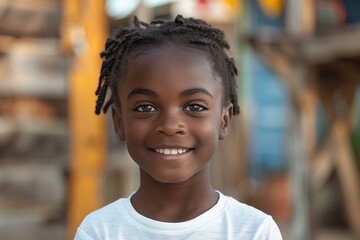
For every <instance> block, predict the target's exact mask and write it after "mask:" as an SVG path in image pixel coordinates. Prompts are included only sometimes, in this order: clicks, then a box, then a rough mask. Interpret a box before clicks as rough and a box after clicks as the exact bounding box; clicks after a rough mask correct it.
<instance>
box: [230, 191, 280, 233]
mask: <svg viewBox="0 0 360 240" xmlns="http://www.w3.org/2000/svg"><path fill="white" fill-rule="evenodd" d="M224 199H225V203H226V205H225V208H224V211H225V212H226V213H225V214H227V215H228V217H229V218H230V219H231V221H232V222H233V223H234V224H235V223H236V224H235V225H236V226H238V227H239V229H241V230H239V231H241V232H243V231H245V232H248V233H252V234H251V236H252V238H253V239H275V240H280V239H282V237H281V233H280V230H279V228H278V226H277V224H276V223H275V221H274V220H273V218H272V217H271V216H270V215H268V214H266V213H264V212H262V211H260V210H259V209H256V208H254V207H252V206H249V205H247V204H245V203H241V202H239V201H237V200H235V199H234V198H232V197H228V196H224Z"/></svg>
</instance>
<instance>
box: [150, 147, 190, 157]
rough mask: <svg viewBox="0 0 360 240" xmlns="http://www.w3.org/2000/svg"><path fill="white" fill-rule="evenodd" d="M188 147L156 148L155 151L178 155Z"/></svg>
mask: <svg viewBox="0 0 360 240" xmlns="http://www.w3.org/2000/svg"><path fill="white" fill-rule="evenodd" d="M186 151H187V150H186V149H169V148H164V149H162V148H156V149H155V152H157V153H161V154H165V155H176V154H181V153H184V152H186Z"/></svg>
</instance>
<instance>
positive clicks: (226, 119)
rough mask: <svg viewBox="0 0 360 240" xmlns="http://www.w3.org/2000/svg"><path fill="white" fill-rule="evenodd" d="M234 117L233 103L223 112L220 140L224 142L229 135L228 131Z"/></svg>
mask: <svg viewBox="0 0 360 240" xmlns="http://www.w3.org/2000/svg"><path fill="white" fill-rule="evenodd" d="M232 116H233V105H232V103H228V104H227V105H226V106H225V107H224V108H223V110H222V114H221V126H220V134H219V140H222V139H224V138H225V137H226V135H227V134H228V129H229V126H230V122H231V118H232Z"/></svg>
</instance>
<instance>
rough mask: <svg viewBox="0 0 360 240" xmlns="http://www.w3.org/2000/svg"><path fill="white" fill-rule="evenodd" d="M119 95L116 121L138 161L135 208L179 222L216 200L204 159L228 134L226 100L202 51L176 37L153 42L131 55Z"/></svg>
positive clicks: (133, 156)
mask: <svg viewBox="0 0 360 240" xmlns="http://www.w3.org/2000/svg"><path fill="white" fill-rule="evenodd" d="M118 95H119V98H120V104H118V107H113V108H112V114H113V121H114V127H115V130H116V133H117V135H118V137H119V139H120V140H122V141H126V144H127V147H128V151H129V154H130V156H131V157H132V158H133V159H134V161H135V162H136V163H137V164H138V166H139V169H140V187H139V189H138V191H137V192H136V193H135V194H134V195H133V196H132V199H131V201H132V204H133V206H134V208H135V209H136V210H137V211H138V212H139V213H140V214H142V215H143V216H146V217H148V218H151V219H154V220H158V221H163V222H182V221H186V220H190V219H193V218H195V217H196V216H198V215H200V214H202V213H204V212H205V211H207V210H208V209H210V208H211V207H212V206H214V205H215V204H216V202H217V201H218V194H217V193H216V191H215V190H214V189H213V187H212V186H211V183H210V174H209V172H210V170H209V161H210V158H211V156H212V155H213V153H214V151H215V149H216V146H217V144H218V141H219V140H221V139H223V138H224V137H225V136H226V134H227V129H228V126H229V123H230V120H231V117H232V105H231V103H227V102H226V101H224V100H223V88H222V83H221V80H220V79H219V78H218V77H217V75H216V74H215V73H214V72H213V71H212V68H211V64H210V62H209V61H208V59H207V58H206V55H205V54H204V53H202V52H201V51H200V50H196V49H192V48H187V47H183V46H178V45H175V44H165V45H162V46H158V47H152V48H150V49H148V50H147V51H145V52H142V53H141V54H140V55H138V56H137V57H135V58H134V59H131V60H130V62H129V65H128V72H127V75H126V76H125V78H124V79H122V80H121V82H120V87H119V92H118Z"/></svg>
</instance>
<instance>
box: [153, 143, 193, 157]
mask: <svg viewBox="0 0 360 240" xmlns="http://www.w3.org/2000/svg"><path fill="white" fill-rule="evenodd" d="M155 149H186V151H185V152H182V153H176V154H164V153H160V152H157V151H156V150H155ZM148 150H150V151H151V152H153V153H154V154H155V155H156V156H157V157H158V158H160V159H164V160H178V159H180V158H182V157H183V156H184V155H186V154H189V153H190V152H192V151H193V150H194V148H191V147H185V146H181V145H157V146H156V147H151V148H148Z"/></svg>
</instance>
